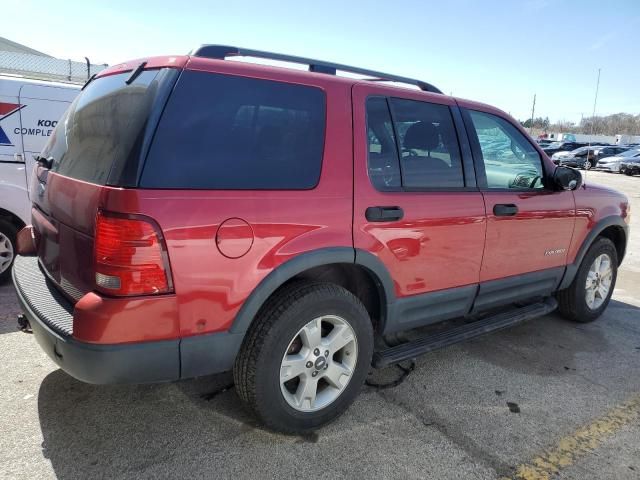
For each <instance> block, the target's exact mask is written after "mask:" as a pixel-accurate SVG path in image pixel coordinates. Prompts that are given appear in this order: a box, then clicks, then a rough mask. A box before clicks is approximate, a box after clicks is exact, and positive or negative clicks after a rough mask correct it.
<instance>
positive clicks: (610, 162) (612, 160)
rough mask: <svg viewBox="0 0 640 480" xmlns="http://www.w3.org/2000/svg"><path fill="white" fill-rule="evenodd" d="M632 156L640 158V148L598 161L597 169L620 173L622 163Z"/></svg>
mask: <svg viewBox="0 0 640 480" xmlns="http://www.w3.org/2000/svg"><path fill="white" fill-rule="evenodd" d="M631 158H640V149H633V150H627V151H626V152H623V153H620V154H618V155H616V156H615V157H607V158H603V159H602V160H599V161H598V164H597V165H596V170H602V171H605V172H615V173H620V164H621V163H622V162H624V161H625V160H629V159H631Z"/></svg>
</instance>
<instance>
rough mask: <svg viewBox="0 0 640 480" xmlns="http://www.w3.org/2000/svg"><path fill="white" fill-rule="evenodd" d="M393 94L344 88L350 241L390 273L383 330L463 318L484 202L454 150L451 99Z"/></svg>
mask: <svg viewBox="0 0 640 480" xmlns="http://www.w3.org/2000/svg"><path fill="white" fill-rule="evenodd" d="M397 95H398V90H397V89H389V88H386V87H384V86H379V85H366V84H358V85H356V86H355V87H354V89H353V103H354V152H355V159H354V160H355V163H354V225H353V236H354V244H355V247H356V249H358V250H357V252H358V251H364V252H368V253H370V254H373V255H375V256H376V257H377V259H378V260H380V261H381V262H382V263H383V264H384V266H385V267H386V269H387V270H388V271H389V273H390V275H391V277H392V280H393V283H394V288H395V296H396V297H397V301H396V305H395V306H394V310H393V311H394V312H395V313H396V315H394V317H395V318H391V319H388V320H387V325H386V326H385V329H384V331H385V332H390V331H394V330H403V329H407V328H412V327H416V326H420V325H425V324H428V323H432V322H435V321H438V320H442V319H444V318H450V317H452V316H458V315H464V314H466V313H467V312H468V311H469V309H470V307H471V303H472V302H473V299H474V297H475V294H476V292H477V285H478V282H479V274H480V265H481V260H482V251H483V248H484V237H485V208H484V202H483V198H482V194H481V193H480V192H479V191H478V189H477V188H476V187H475V178H473V166H472V165H469V164H468V163H471V162H472V159H471V157H470V155H468V154H467V152H468V151H469V150H468V148H464V147H466V144H463V149H462V150H461V148H460V140H459V138H458V133H460V131H459V129H458V130H457V129H456V121H455V120H454V118H456V117H455V115H458V116H459V112H458V110H457V107H456V105H455V102H454V101H453V100H452V99H450V98H448V97H445V96H443V95H436V94H429V93H422V92H415V93H414V92H411V91H408V92H407V93H406V94H403V96H402V98H398V96H397ZM458 118H461V117H458ZM460 125H461V119H460ZM463 130H464V129H463ZM463 133H464V132H463ZM462 141H463V142H466V141H467V140H466V137H463V138H462ZM463 152H464V154H463ZM465 167H467V168H465ZM469 167H470V168H469ZM356 255H358V253H356Z"/></svg>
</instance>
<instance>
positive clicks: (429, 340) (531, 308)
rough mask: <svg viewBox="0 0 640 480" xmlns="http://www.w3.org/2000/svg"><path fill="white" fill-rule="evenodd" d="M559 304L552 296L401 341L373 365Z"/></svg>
mask: <svg viewBox="0 0 640 480" xmlns="http://www.w3.org/2000/svg"><path fill="white" fill-rule="evenodd" d="M557 307H558V302H556V300H555V298H552V297H549V298H546V299H545V300H544V301H542V302H539V303H533V304H531V305H527V306H524V307H520V308H517V309H514V310H510V311H508V312H503V313H499V314H497V315H493V316H491V317H487V318H484V319H482V320H477V321H475V322H472V323H468V324H466V325H462V326H460V327H455V328H452V329H451V330H447V331H444V332H440V333H436V334H434V335H426V336H424V337H421V338H418V339H416V340H412V341H410V342H407V343H401V344H400V345H396V346H394V347H390V348H387V349H384V350H381V351H378V352H376V353H375V354H374V355H373V366H374V367H376V368H382V367H386V366H388V365H391V364H393V363H398V362H402V361H403V360H409V359H411V358H415V357H417V356H419V355H423V354H425V353H429V352H433V351H434V350H438V349H440V348H444V347H448V346H449V345H453V344H455V343H460V342H464V341H465V340H469V339H470V338H474V337H479V336H480V335H484V334H485V333H490V332H495V331H498V330H502V329H504V328H508V327H511V326H513V325H517V324H519V323H522V322H524V321H526V320H531V319H532V318H536V317H541V316H543V315H546V314H548V313H551V312H553V311H554V310H555V309H556V308H557Z"/></svg>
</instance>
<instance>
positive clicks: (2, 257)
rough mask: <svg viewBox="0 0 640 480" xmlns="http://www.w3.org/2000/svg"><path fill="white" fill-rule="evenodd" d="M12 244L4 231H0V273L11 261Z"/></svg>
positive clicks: (5, 269)
mask: <svg viewBox="0 0 640 480" xmlns="http://www.w3.org/2000/svg"><path fill="white" fill-rule="evenodd" d="M13 255H14V253H13V245H12V244H11V240H9V237H7V236H6V235H5V234H4V233H2V232H0V273H4V272H5V271H7V269H8V268H9V267H10V266H11V262H12V261H13Z"/></svg>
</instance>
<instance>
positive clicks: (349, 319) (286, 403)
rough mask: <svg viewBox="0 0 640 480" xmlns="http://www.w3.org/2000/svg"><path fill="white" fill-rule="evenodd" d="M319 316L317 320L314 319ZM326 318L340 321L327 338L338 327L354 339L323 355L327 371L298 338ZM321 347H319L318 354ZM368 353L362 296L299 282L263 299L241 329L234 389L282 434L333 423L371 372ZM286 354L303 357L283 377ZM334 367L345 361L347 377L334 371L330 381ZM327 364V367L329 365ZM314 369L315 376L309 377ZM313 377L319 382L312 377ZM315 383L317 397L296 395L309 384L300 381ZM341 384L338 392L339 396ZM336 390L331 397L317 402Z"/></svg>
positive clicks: (368, 329) (326, 338)
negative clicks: (245, 328) (245, 329)
mask: <svg viewBox="0 0 640 480" xmlns="http://www.w3.org/2000/svg"><path fill="white" fill-rule="evenodd" d="M319 319H320V320H321V321H320V323H319V324H317V323H314V322H318V320H319ZM327 319H329V321H330V322H338V321H343V322H345V324H346V326H345V325H344V324H339V328H340V330H336V337H333V338H337V337H338V335H337V332H345V338H348V337H347V336H346V334H347V333H349V331H348V328H350V329H351V330H350V332H352V334H353V335H352V339H353V340H352V341H351V343H349V344H347V346H345V347H343V348H342V349H340V350H338V349H337V345H336V351H335V352H330V353H329V355H328V356H325V357H323V358H325V359H326V365H327V367H326V368H325V367H323V365H324V364H325V363H324V362H321V360H320V358H319V357H318V356H317V355H316V353H317V351H316V350H315V349H312V348H311V347H310V346H309V344H310V343H313V342H310V341H304V340H303V337H304V338H311V335H309V336H308V337H305V335H303V330H305V329H309V328H311V329H314V330H313V331H322V332H324V329H325V327H327V326H328V327H329V328H331V325H332V324H330V323H328V321H326V320H327ZM317 325H318V326H319V325H321V326H322V329H321V330H317V329H315V327H316V326H317ZM336 325H338V324H336ZM310 326H311V327H310ZM333 328H334V329H335V328H337V326H334V327H333ZM305 331H306V330H305ZM331 332H333V330H331ZM341 335H342V333H341ZM349 335H351V333H349ZM314 338H315V337H314ZM317 338H320V337H319V336H318V337H317ZM331 338H332V337H330V336H329V335H326V336H322V342H323V344H322V345H323V346H322V347H321V349H320V350H325V348H330V347H325V345H327V344H328V343H324V342H328V341H329V340H330V339H331ZM354 345H355V349H354ZM298 348H299V350H298V351H297V352H296V349H298ZM328 351H329V350H325V352H328ZM291 352H292V353H291ZM325 352H322V351H320V356H323V355H324V354H325ZM372 354H373V328H372V325H371V320H370V318H369V315H368V313H367V311H366V309H365V308H364V305H362V303H361V302H360V300H358V299H357V298H356V297H355V296H354V295H353V294H351V293H350V292H349V291H348V290H346V289H344V288H342V287H339V286H337V285H334V284H330V283H316V282H297V283H294V284H292V285H291V286H289V287H285V288H284V289H283V290H282V291H280V292H277V293H276V294H275V295H274V296H273V297H272V298H271V299H269V300H268V301H267V303H266V304H265V306H264V307H263V308H262V309H261V310H260V312H259V313H258V315H257V317H256V319H255V320H254V322H253V324H252V326H251V328H250V329H249V331H248V332H247V334H246V336H245V339H244V341H243V344H242V347H241V348H240V352H239V353H238V356H237V358H236V363H235V366H234V370H233V374H234V380H235V384H236V390H237V392H238V395H239V396H240V398H241V399H242V401H243V402H244V403H245V404H246V405H247V406H248V407H249V408H250V409H251V410H252V411H253V412H254V413H255V414H256V416H257V417H258V418H259V419H260V420H261V421H262V422H263V423H264V424H265V425H266V426H267V427H269V428H271V429H273V430H276V431H279V432H283V433H290V434H304V433H308V432H310V431H313V430H315V429H317V428H318V427H321V426H323V425H326V424H327V423H329V422H331V421H332V420H335V419H336V418H337V417H338V416H339V415H341V414H342V413H344V411H345V410H347V408H348V407H349V406H350V405H351V403H352V402H353V401H354V400H355V398H356V397H357V395H358V393H359V392H360V389H361V387H362V384H363V383H364V380H365V378H366V376H367V374H368V372H369V368H370V366H371V357H372ZM290 355H292V358H303V359H304V362H302V363H297V367H298V368H299V370H302V373H301V374H299V375H297V376H291V377H290V378H291V379H290V380H289V381H283V380H282V378H283V376H284V377H285V378H286V377H287V376H288V373H289V371H290V370H284V368H286V367H285V366H284V364H285V362H286V361H287V359H286V357H289V356H290ZM298 355H300V357H298ZM338 356H340V357H338ZM354 359H355V360H354ZM312 360H313V361H312ZM296 362H299V361H296ZM312 363H313V366H312V367H310V364H312ZM319 363H321V364H320V366H318V365H319ZM336 364H339V366H340V368H341V367H343V366H346V365H350V367H351V374H350V376H347V375H345V374H344V373H342V370H338V371H339V372H340V373H338V376H337V377H335V376H333V374H332V376H333V378H338V379H339V382H338V383H337V384H336V383H334V386H332V385H331V384H330V383H329V382H328V379H329V378H330V377H329V372H334V373H335V372H336V371H337V370H336V368H337V367H336ZM301 367H304V368H301ZM328 367H331V370H327V368H328ZM291 368H292V369H293V368H295V367H291ZM318 369H319V371H318ZM314 371H315V372H316V374H313V372H314ZM311 375H313V377H315V378H317V379H316V380H313V379H312V377H311ZM345 377H346V378H345ZM314 381H315V382H317V383H316V385H317V386H318V387H317V397H314V398H315V400H314V402H312V401H311V400H308V401H307V400H306V397H304V396H302V395H301V394H300V393H301V390H300V388H302V387H303V386H305V385H307V383H306V382H314ZM303 382H304V383H303ZM311 384H313V383H310V385H311ZM340 384H344V386H342V385H340ZM336 385H338V386H336ZM340 388H342V390H341V391H340V392H339V393H337V392H338V390H339V389H340ZM302 390H304V388H302ZM336 393H337V396H336V397H335V398H333V400H331V401H330V402H329V403H327V404H325V405H322V403H323V402H326V401H327V399H330V398H332V396H333V395H334V394H336ZM296 395H297V396H298V397H302V400H301V401H300V402H297V401H296V398H297V397H296ZM319 405H321V408H319V407H318V406H319ZM314 408H315V410H314Z"/></svg>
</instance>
